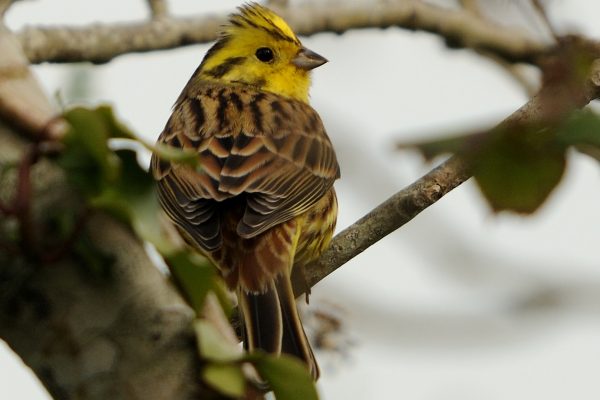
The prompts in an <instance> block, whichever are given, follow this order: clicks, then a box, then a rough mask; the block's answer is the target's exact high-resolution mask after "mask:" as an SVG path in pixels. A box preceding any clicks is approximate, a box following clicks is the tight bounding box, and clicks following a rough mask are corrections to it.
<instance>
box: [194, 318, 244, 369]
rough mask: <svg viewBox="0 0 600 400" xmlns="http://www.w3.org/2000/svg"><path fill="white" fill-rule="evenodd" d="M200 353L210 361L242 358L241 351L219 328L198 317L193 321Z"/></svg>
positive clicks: (230, 360) (229, 360) (227, 360)
mask: <svg viewBox="0 0 600 400" xmlns="http://www.w3.org/2000/svg"><path fill="white" fill-rule="evenodd" d="M194 329H195V331H196V336H197V337H198V345H199V346H198V348H199V351H200V355H201V356H202V357H203V358H205V359H207V360H211V361H216V362H232V361H239V360H241V359H242V356H243V354H242V351H241V349H240V348H239V347H238V346H237V344H233V343H231V342H229V341H228V340H227V339H226V337H225V336H224V335H222V334H221V332H219V330H218V329H217V328H216V327H215V326H214V325H212V324H211V323H210V322H209V321H207V320H202V319H198V320H196V322H195V323H194Z"/></svg>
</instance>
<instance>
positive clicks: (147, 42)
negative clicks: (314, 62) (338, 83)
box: [18, 0, 548, 63]
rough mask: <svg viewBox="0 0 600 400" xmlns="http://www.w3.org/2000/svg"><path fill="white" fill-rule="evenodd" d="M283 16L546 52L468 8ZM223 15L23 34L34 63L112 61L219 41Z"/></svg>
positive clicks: (396, 7)
mask: <svg viewBox="0 0 600 400" xmlns="http://www.w3.org/2000/svg"><path fill="white" fill-rule="evenodd" d="M280 13H281V14H282V15H283V17H284V18H285V19H286V20H287V21H288V22H289V23H290V25H291V26H292V27H293V28H294V29H295V30H296V32H297V33H298V34H301V35H313V34H316V33H320V32H336V33H343V32H345V31H347V30H350V29H365V28H388V27H393V26H397V27H401V28H406V29H410V30H422V31H427V32H431V33H435V34H438V35H440V36H442V37H444V38H445V39H446V42H447V43H448V44H449V45H451V46H452V47H467V48H473V49H476V50H487V51H492V52H494V53H496V54H498V55H499V56H501V57H503V58H506V59H508V60H511V61H524V62H530V63H531V62H534V61H535V58H536V56H537V55H538V54H540V53H543V52H545V51H546V50H547V48H548V45H546V44H543V43H541V42H539V41H537V40H535V39H533V38H531V37H530V36H528V35H527V34H525V33H524V32H519V31H515V29H514V28H510V29H509V28H503V27H500V26H495V25H493V24H491V23H490V22H489V21H484V20H481V19H479V18H478V17H477V16H476V15H474V14H473V13H471V12H469V11H468V10H452V9H446V8H442V7H438V6H435V5H432V4H428V3H425V2H423V1H419V0H405V1H402V2H379V3H377V5H376V6H373V5H372V4H370V3H364V4H360V5H359V4H348V5H342V4H323V3H314V4H302V5H295V6H294V5H289V6H288V7H285V8H283V9H281V11H280ZM224 22H225V17H224V16H214V15H213V16H210V15H209V16H199V17H194V18H175V17H163V18H159V19H153V20H150V21H145V22H140V23H133V24H131V23H130V24H123V23H120V24H96V25H91V26H87V27H81V28H80V27H46V28H41V27H29V28H25V29H23V31H21V32H20V33H19V35H18V36H19V39H20V41H21V45H22V46H23V49H24V50H25V53H26V55H27V57H28V58H29V60H30V61H31V62H32V63H41V62H79V61H91V62H94V63H104V62H108V61H110V60H111V59H113V58H114V57H117V56H119V55H122V54H126V53H133V52H148V51H154V50H163V49H171V48H175V47H179V46H184V45H190V44H197V43H207V42H210V41H213V40H215V39H216V35H217V32H218V31H219V27H220V25H222V24H223V23H224Z"/></svg>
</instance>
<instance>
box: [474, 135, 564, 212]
mask: <svg viewBox="0 0 600 400" xmlns="http://www.w3.org/2000/svg"><path fill="white" fill-rule="evenodd" d="M565 151H566V148H565V147H564V146H561V145H560V143H558V142H557V141H556V140H555V138H554V135H553V134H552V133H551V132H548V131H543V132H541V131H535V130H532V131H521V132H515V131H511V132H508V131H507V132H499V133H496V134H493V135H492V137H491V138H490V140H489V141H488V142H487V143H486V144H485V146H483V147H482V148H481V150H480V152H478V153H477V155H476V156H475V157H474V160H473V164H472V165H473V174H474V176H475V180H476V182H477V185H478V186H479V188H480V190H481V192H482V193H483V195H484V196H485V197H486V199H487V200H488V202H489V203H490V205H491V206H492V208H493V209H494V211H502V210H511V211H514V212H518V213H523V214H531V213H533V212H534V211H536V210H537V209H538V208H539V207H540V206H541V205H542V204H543V203H544V201H545V200H546V199H547V197H548V196H549V195H550V193H551V192H552V191H553V190H554V188H555V187H556V186H557V185H558V183H559V182H560V180H561V178H562V176H563V173H564V170H565V164H566V159H565Z"/></svg>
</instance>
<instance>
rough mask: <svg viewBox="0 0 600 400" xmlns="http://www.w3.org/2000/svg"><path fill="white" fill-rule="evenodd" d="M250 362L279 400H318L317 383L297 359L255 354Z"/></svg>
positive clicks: (286, 356)
mask: <svg viewBox="0 0 600 400" xmlns="http://www.w3.org/2000/svg"><path fill="white" fill-rule="evenodd" d="M248 360H249V361H251V362H252V364H254V367H255V368H256V370H257V371H258V373H259V374H260V376H261V377H262V378H263V379H265V380H266V381H267V382H268V383H269V385H270V387H271V389H272V390H273V394H275V398H276V399H277V400H318V399H319V395H318V394H317V389H316V387H315V383H314V382H313V380H312V377H311V376H310V373H309V372H308V370H307V368H306V366H305V365H304V364H303V363H302V362H301V361H300V360H297V359H296V358H294V357H292V356H288V355H285V354H282V355H280V356H274V355H270V354H260V353H254V354H251V355H249V356H248Z"/></svg>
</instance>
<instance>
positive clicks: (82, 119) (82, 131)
mask: <svg viewBox="0 0 600 400" xmlns="http://www.w3.org/2000/svg"><path fill="white" fill-rule="evenodd" d="M64 117H65V119H66V120H67V121H68V122H69V124H70V126H71V128H70V129H69V131H68V132H67V134H66V135H65V137H64V138H63V143H64V145H65V150H64V151H63V152H61V154H60V155H59V156H58V159H57V163H58V164H59V165H60V166H61V167H62V168H63V169H64V170H65V171H66V172H67V175H68V177H69V180H70V181H71V182H72V183H73V184H74V185H75V186H76V187H77V188H78V189H79V190H81V191H82V193H84V194H86V195H88V196H92V195H96V194H98V193H99V192H101V191H102V190H103V189H104V188H105V187H106V185H107V183H108V182H109V181H110V180H111V179H113V178H114V176H115V174H116V173H117V171H116V170H117V168H118V165H117V164H118V161H117V160H116V159H115V157H114V155H113V154H112V152H111V151H110V149H109V148H108V138H109V136H110V132H109V130H108V128H107V126H106V123H105V121H104V120H103V119H102V117H101V116H99V115H98V114H97V113H96V112H95V111H93V110H88V109H85V108H82V107H77V108H74V109H72V110H70V111H68V112H67V113H65V115H64Z"/></svg>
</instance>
